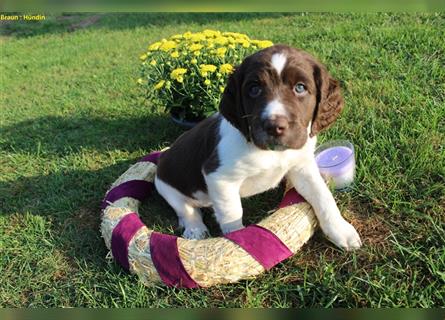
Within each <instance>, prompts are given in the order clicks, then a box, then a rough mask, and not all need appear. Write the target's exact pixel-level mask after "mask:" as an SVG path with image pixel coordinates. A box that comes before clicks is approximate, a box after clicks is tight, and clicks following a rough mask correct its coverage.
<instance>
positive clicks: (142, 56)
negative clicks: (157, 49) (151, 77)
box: [139, 53, 147, 60]
mask: <svg viewBox="0 0 445 320" xmlns="http://www.w3.org/2000/svg"><path fill="white" fill-rule="evenodd" d="M139 59H141V60H145V59H147V55H146V54H145V53H144V54H143V55H141V56H140V57H139Z"/></svg>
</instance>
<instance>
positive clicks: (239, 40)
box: [236, 39, 250, 48]
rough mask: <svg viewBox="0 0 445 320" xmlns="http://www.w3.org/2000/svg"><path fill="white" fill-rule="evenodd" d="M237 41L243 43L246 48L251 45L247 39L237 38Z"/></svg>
mask: <svg viewBox="0 0 445 320" xmlns="http://www.w3.org/2000/svg"><path fill="white" fill-rule="evenodd" d="M236 42H237V43H239V44H241V45H242V46H243V47H244V48H249V47H250V43H249V41H247V40H246V39H237V40H236Z"/></svg>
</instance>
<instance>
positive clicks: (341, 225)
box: [322, 219, 362, 251]
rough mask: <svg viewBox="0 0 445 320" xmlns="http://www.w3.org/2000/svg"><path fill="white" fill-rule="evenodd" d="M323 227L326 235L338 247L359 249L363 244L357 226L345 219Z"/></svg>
mask: <svg viewBox="0 0 445 320" xmlns="http://www.w3.org/2000/svg"><path fill="white" fill-rule="evenodd" d="M322 229H323V232H324V233H325V235H326V237H327V238H328V239H329V240H330V241H331V242H333V243H334V244H335V245H336V246H337V247H340V248H342V249H345V250H348V251H350V250H355V249H358V248H360V247H361V245H362V241H361V240H360V236H359V235H358V233H357V231H356V230H355V228H354V227H353V226H352V225H351V224H350V223H349V222H347V221H346V220H344V219H339V220H338V221H335V222H331V223H330V224H329V225H326V226H322Z"/></svg>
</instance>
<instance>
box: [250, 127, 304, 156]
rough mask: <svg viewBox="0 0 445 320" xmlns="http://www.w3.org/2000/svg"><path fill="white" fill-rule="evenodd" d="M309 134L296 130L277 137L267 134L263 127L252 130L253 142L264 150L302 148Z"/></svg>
mask: <svg viewBox="0 0 445 320" xmlns="http://www.w3.org/2000/svg"><path fill="white" fill-rule="evenodd" d="M306 140H307V136H304V135H303V134H298V133H295V132H289V133H288V134H286V135H283V136H280V137H275V136H271V135H269V134H267V132H266V131H264V130H262V129H261V128H257V129H256V130H253V131H252V142H253V143H254V144H255V145H256V146H257V147H258V148H260V149H262V150H273V151H284V150H288V149H295V150H296V149H300V148H302V147H303V146H304V144H305V143H306Z"/></svg>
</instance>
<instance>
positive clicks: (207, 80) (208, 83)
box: [204, 79, 212, 86]
mask: <svg viewBox="0 0 445 320" xmlns="http://www.w3.org/2000/svg"><path fill="white" fill-rule="evenodd" d="M204 84H205V85H206V86H210V85H211V84H212V82H211V81H210V80H209V79H206V80H205V81H204Z"/></svg>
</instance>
